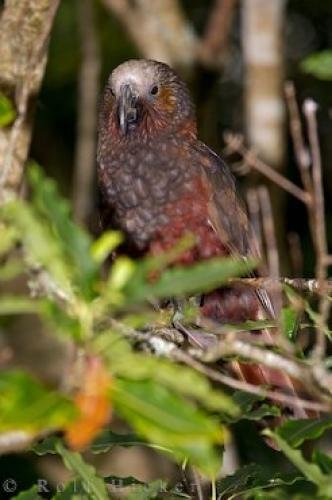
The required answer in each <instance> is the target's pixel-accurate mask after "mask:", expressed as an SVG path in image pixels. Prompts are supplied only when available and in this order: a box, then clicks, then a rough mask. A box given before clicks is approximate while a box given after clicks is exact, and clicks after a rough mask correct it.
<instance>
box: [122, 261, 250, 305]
mask: <svg viewBox="0 0 332 500" xmlns="http://www.w3.org/2000/svg"><path fill="white" fill-rule="evenodd" d="M253 267H254V262H252V261H250V262H249V261H248V262H247V261H243V260H236V259H233V258H230V257H225V258H222V259H220V258H215V259H211V260H209V261H204V262H200V263H198V264H195V265H193V266H191V267H189V268H184V267H174V268H172V269H167V270H165V271H164V272H163V273H162V274H161V276H160V277H159V278H158V279H156V280H154V281H151V279H149V275H148V276H144V277H143V279H142V274H141V269H140V268H139V266H138V273H137V274H136V275H135V274H134V275H133V276H132V278H131V280H130V281H129V282H128V285H127V286H126V287H125V289H124V294H125V295H126V296H127V298H128V300H129V301H130V302H139V301H143V300H147V299H150V298H152V297H153V298H165V297H176V296H181V295H183V294H194V293H197V292H207V291H210V290H213V289H215V288H217V287H219V286H220V285H222V284H223V283H225V282H227V280H228V279H229V278H233V277H236V276H241V275H243V274H245V273H248V272H249V271H250V270H251V269H252V268H253ZM150 278H151V276H150Z"/></svg>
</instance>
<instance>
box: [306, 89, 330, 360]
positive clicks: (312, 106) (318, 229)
mask: <svg viewBox="0 0 332 500" xmlns="http://www.w3.org/2000/svg"><path fill="white" fill-rule="evenodd" d="M303 111H304V115H305V117H306V120H307V127H308V136H309V144H310V150H311V157H312V183H313V195H314V199H313V206H312V218H313V220H314V225H313V229H312V231H313V234H312V236H313V241H314V245H315V249H316V278H317V281H318V283H319V286H320V289H321V293H322V298H321V300H320V304H319V312H320V319H319V322H321V327H319V328H317V338H316V345H315V348H314V350H313V356H314V358H315V359H318V360H319V359H322V357H323V356H324V353H325V349H326V337H325V328H324V326H326V322H327V320H328V316H329V311H330V301H329V299H328V298H327V297H326V296H324V294H325V293H326V290H325V281H326V278H327V264H326V262H327V255H328V247H327V239H326V222H325V209H324V190H323V179H322V163H321V156H320V148H319V139H318V127H317V117H316V113H317V104H316V103H315V102H314V101H313V100H311V99H307V100H306V101H305V102H304V105H303Z"/></svg>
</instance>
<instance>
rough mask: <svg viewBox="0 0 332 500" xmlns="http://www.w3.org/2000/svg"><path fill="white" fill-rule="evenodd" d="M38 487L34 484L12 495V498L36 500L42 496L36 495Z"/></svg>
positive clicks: (15, 499) (16, 499)
mask: <svg viewBox="0 0 332 500" xmlns="http://www.w3.org/2000/svg"><path fill="white" fill-rule="evenodd" d="M38 493H39V489H38V486H36V485H34V486H32V488H29V489H28V490H26V491H22V492H21V493H19V494H18V495H15V496H14V497H12V500H37V499H38V498H42V497H41V496H40V495H38Z"/></svg>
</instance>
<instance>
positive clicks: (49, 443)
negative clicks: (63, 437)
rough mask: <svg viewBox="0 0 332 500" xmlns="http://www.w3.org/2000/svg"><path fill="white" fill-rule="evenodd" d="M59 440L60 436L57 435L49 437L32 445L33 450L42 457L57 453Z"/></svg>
mask: <svg viewBox="0 0 332 500" xmlns="http://www.w3.org/2000/svg"><path fill="white" fill-rule="evenodd" d="M58 441H60V438H58V437H56V436H50V437H47V438H45V439H43V440H42V441H40V442H38V443H36V444H34V445H33V446H32V447H31V451H33V452H34V453H36V454H37V455H39V456H41V457H42V456H44V455H48V454H51V455H55V454H56V453H57V450H56V444H57V443H58Z"/></svg>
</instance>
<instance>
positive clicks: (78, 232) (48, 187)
mask: <svg viewBox="0 0 332 500" xmlns="http://www.w3.org/2000/svg"><path fill="white" fill-rule="evenodd" d="M28 176H29V181H30V185H31V187H32V202H33V206H34V207H35V210H36V211H37V212H38V214H39V215H40V216H41V217H44V220H45V223H47V224H49V225H50V226H51V228H52V229H53V231H54V232H55V234H56V238H57V241H58V244H59V245H60V246H61V249H62V252H63V253H64V254H65V258H66V261H68V263H69V264H70V268H71V269H72V271H73V272H74V276H75V282H76V284H77V286H78V287H79V290H78V291H79V292H80V293H82V294H83V295H84V296H85V297H87V298H91V297H92V296H93V295H94V293H93V282H94V278H95V277H96V273H97V271H98V266H97V263H96V262H95V261H94V260H93V259H92V256H91V253H90V248H91V238H90V236H89V235H88V233H87V232H85V231H84V230H83V229H82V228H80V227H79V226H78V225H76V224H74V223H73V221H72V220H71V216H70V208H69V203H68V202H67V200H65V199H64V198H62V197H61V196H60V194H59V193H58V190H57V187H56V184H55V182H54V181H53V180H52V179H48V178H47V177H45V176H44V175H43V173H42V170H41V169H40V167H38V166H37V165H36V164H32V165H30V166H29V168H28Z"/></svg>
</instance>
